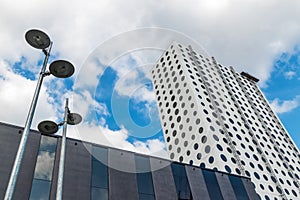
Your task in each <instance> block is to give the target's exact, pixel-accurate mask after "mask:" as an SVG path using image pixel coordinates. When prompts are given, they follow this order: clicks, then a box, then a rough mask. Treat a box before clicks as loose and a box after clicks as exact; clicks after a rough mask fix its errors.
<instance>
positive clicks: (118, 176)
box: [108, 149, 139, 200]
mask: <svg viewBox="0 0 300 200" xmlns="http://www.w3.org/2000/svg"><path fill="white" fill-rule="evenodd" d="M108 166H109V168H108V176H109V199H110V200H120V199H130V200H135V199H138V198H139V197H138V187H137V179H136V174H135V171H136V170H135V160H134V154H133V153H130V152H124V151H121V150H116V149H108Z"/></svg>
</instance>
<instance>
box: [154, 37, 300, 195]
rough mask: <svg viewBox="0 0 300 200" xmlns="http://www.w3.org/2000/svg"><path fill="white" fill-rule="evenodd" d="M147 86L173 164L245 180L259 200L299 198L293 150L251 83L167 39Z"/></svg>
mask: <svg viewBox="0 0 300 200" xmlns="http://www.w3.org/2000/svg"><path fill="white" fill-rule="evenodd" d="M152 81H153V85H154V90H155V94H156V98H157V102H158V109H159V113H160V120H161V123H162V128H163V131H164V137H165V140H166V143H167V150H168V151H169V153H170V158H171V159H172V160H174V161H178V162H180V163H188V164H191V165H194V166H200V167H203V168H211V169H215V170H218V171H225V172H227V173H230V174H236V175H242V176H246V177H249V178H251V181H252V182H253V183H254V184H255V186H256V192H257V193H258V194H259V195H260V197H261V198H262V199H300V190H299V183H300V181H299V179H300V178H299V176H300V154H299V150H298V149H297V147H296V145H295V144H294V142H293V141H292V139H291V137H290V136H289V134H288V133H287V131H286V130H285V128H284V127H283V125H282V123H281V122H280V120H279V119H278V117H277V116H276V114H275V113H274V112H273V111H272V109H271V108H270V105H269V104H268V102H267V100H266V98H265V97H264V95H263V93H262V92H261V91H260V89H259V88H258V86H257V85H256V82H257V81H258V80H257V79H256V78H254V77H252V76H251V75H249V74H247V73H244V72H243V73H241V74H239V73H236V72H235V71H234V69H233V68H232V67H225V66H222V65H220V64H219V63H217V62H216V60H215V59H214V58H213V57H212V58H209V57H205V56H203V55H201V54H198V53H196V52H195V51H194V50H193V49H192V47H191V46H188V47H186V46H184V45H181V44H179V43H176V42H174V43H172V44H171V46H170V47H169V48H168V49H167V50H166V51H165V52H164V54H163V55H162V56H161V58H160V59H159V61H158V63H157V65H156V66H154V68H153V70H152Z"/></svg>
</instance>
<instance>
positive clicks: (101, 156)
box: [92, 146, 108, 165]
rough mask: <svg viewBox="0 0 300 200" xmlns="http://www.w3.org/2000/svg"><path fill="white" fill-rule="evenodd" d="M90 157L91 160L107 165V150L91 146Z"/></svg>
mask: <svg viewBox="0 0 300 200" xmlns="http://www.w3.org/2000/svg"><path fill="white" fill-rule="evenodd" d="M92 155H93V156H92V158H93V160H99V161H101V162H102V163H104V164H106V165H107V156H108V154H107V148H103V147H97V146H93V147H92Z"/></svg>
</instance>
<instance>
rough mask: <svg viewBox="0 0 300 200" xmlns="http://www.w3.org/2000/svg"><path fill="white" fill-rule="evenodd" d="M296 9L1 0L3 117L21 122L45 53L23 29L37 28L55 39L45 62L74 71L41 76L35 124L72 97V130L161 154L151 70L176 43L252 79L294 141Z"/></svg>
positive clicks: (226, 3)
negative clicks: (77, 119)
mask: <svg viewBox="0 0 300 200" xmlns="http://www.w3.org/2000/svg"><path fill="white" fill-rule="evenodd" d="M299 8H300V1H298V0H289V1H288V2H285V1H281V0H264V1H258V0H244V1H237V0H197V1H196V0H195V1H192V0H186V1H176V0H173V1H138V0H128V1H122V0H109V1H108V0H101V1H57V0H51V1H37V0H36V1H8V0H7V1H6V0H0V96H1V99H0V110H1V112H0V121H2V122H7V123H11V124H15V125H20V126H24V123H25V120H26V115H27V111H28V109H29V105H30V102H31V99H32V96H33V92H34V88H35V85H36V81H37V77H38V73H39V70H40V67H41V63H42V61H43V58H44V56H43V53H42V52H41V51H40V50H37V49H34V48H32V47H31V46H29V45H28V44H27V43H26V41H25V39H24V35H25V33H26V31H28V30H29V29H32V28H34V29H41V30H43V31H44V32H46V33H47V34H48V35H49V36H50V38H51V40H52V41H53V42H54V44H53V48H52V52H51V57H50V60H49V63H51V62H52V61H54V60H57V59H66V60H69V61H71V62H72V63H73V64H74V66H75V68H76V72H75V74H74V75H73V76H72V77H71V78H68V79H65V80H62V79H57V78H54V77H53V76H49V77H46V78H45V79H44V83H43V86H42V90H41V94H40V98H39V102H38V106H37V110H36V114H35V117H34V121H33V124H32V128H33V129H36V127H37V124H38V123H39V121H41V120H45V119H51V120H54V121H56V122H59V121H60V120H61V119H62V117H63V116H62V115H63V111H64V110H63V109H64V106H63V105H64V101H65V98H69V99H70V104H71V105H70V108H71V111H72V112H78V113H80V114H81V115H82V116H83V117H84V121H83V123H81V124H80V125H77V126H76V127H70V126H69V132H68V135H69V136H70V137H75V138H79V139H83V140H87V141H92V142H97V143H101V144H105V145H109V146H115V147H118V148H123V149H128V150H133V151H138V152H144V153H152V154H156V155H160V156H165V155H166V154H165V150H164V147H165V146H164V141H163V136H162V132H161V128H160V124H159V121H158V117H157V108H156V104H155V100H154V95H153V92H152V84H151V81H150V76H149V70H150V69H151V67H152V66H153V65H154V63H155V62H156V61H157V59H158V58H159V56H160V55H161V54H162V52H163V50H164V49H165V48H167V47H168V45H169V43H170V42H171V41H173V40H179V41H180V42H187V43H189V44H192V45H193V47H195V48H196V49H197V50H198V51H201V52H203V53H205V54H207V55H210V56H214V57H215V58H216V59H217V61H218V62H219V63H221V64H223V65H227V66H233V67H234V68H235V70H236V71H238V72H239V71H246V72H248V73H250V74H252V75H254V76H255V77H257V78H259V79H260V82H259V86H260V87H261V89H262V91H263V92H264V94H265V96H266V97H267V99H268V100H269V102H270V103H271V105H272V107H273V109H274V111H276V112H277V113H278V115H279V117H280V119H281V120H282V122H283V123H284V125H285V126H286V129H287V130H288V131H289V133H290V135H291V136H292V138H293V139H294V141H295V143H296V144H297V146H298V147H299V146H300V135H299V132H300V127H299V126H297V125H298V121H299V119H300V106H299V103H300V84H299V83H300V72H299V64H300V59H299V55H300V46H299V45H300V12H299ZM58 134H60V133H58Z"/></svg>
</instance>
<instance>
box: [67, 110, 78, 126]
mask: <svg viewBox="0 0 300 200" xmlns="http://www.w3.org/2000/svg"><path fill="white" fill-rule="evenodd" d="M81 121H82V117H81V116H80V115H79V114H77V113H69V114H68V119H67V123H68V124H70V125H76V124H79V123H80V122H81Z"/></svg>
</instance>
